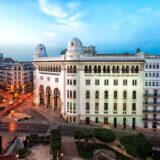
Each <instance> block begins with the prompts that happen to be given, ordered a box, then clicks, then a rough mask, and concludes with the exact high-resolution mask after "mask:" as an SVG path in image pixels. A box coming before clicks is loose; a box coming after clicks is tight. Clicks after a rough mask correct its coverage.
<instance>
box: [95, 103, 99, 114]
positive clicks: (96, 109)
mask: <svg viewBox="0 0 160 160" xmlns="http://www.w3.org/2000/svg"><path fill="white" fill-rule="evenodd" d="M95 113H99V103H95Z"/></svg>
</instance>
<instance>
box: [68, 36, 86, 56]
mask: <svg viewBox="0 0 160 160" xmlns="http://www.w3.org/2000/svg"><path fill="white" fill-rule="evenodd" d="M81 54H83V46H82V42H81V40H79V39H78V38H76V37H75V38H73V39H71V40H70V41H69V42H68V48H67V52H66V55H67V58H69V59H77V58H79V57H80V55H81Z"/></svg>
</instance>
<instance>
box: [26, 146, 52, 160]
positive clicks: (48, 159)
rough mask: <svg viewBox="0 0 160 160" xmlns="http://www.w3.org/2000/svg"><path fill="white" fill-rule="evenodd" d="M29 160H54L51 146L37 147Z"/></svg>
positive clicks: (34, 147) (33, 149)
mask: <svg viewBox="0 0 160 160" xmlns="http://www.w3.org/2000/svg"><path fill="white" fill-rule="evenodd" d="M27 160H52V154H50V145H37V146H33V147H32V148H31V153H30V155H29V156H28V157H27Z"/></svg>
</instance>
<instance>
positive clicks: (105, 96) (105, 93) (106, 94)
mask: <svg viewBox="0 0 160 160" xmlns="http://www.w3.org/2000/svg"><path fill="white" fill-rule="evenodd" d="M104 99H108V91H104Z"/></svg>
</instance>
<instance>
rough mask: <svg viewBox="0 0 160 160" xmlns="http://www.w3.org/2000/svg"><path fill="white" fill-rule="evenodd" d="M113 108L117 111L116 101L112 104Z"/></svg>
mask: <svg viewBox="0 0 160 160" xmlns="http://www.w3.org/2000/svg"><path fill="white" fill-rule="evenodd" d="M113 110H114V111H117V103H114V105H113Z"/></svg>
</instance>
